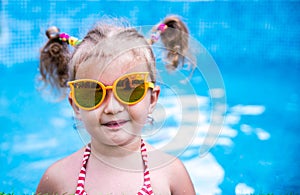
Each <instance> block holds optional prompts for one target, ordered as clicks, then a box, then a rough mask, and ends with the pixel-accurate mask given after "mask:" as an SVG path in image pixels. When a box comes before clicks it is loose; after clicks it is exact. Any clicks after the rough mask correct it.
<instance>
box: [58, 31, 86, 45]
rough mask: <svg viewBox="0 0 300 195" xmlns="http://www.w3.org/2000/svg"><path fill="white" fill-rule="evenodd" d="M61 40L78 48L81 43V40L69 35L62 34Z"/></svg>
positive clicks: (60, 35)
mask: <svg viewBox="0 0 300 195" xmlns="http://www.w3.org/2000/svg"><path fill="white" fill-rule="evenodd" d="M59 40H61V41H63V42H66V43H68V44H69V45H72V46H76V45H78V44H80V43H81V40H79V39H77V38H75V37H72V36H70V35H68V34H67V33H60V34H59Z"/></svg>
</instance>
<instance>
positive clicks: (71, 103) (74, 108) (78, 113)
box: [68, 94, 81, 120]
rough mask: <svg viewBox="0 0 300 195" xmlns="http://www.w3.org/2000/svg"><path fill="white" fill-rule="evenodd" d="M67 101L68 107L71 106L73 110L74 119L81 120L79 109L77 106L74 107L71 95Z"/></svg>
mask: <svg viewBox="0 0 300 195" xmlns="http://www.w3.org/2000/svg"><path fill="white" fill-rule="evenodd" d="M68 99H69V103H70V105H71V106H72V108H73V110H74V113H75V117H76V118H77V119H79V120H81V115H80V111H79V108H78V106H76V104H75V102H74V101H73V99H72V97H71V94H70V95H69V97H68Z"/></svg>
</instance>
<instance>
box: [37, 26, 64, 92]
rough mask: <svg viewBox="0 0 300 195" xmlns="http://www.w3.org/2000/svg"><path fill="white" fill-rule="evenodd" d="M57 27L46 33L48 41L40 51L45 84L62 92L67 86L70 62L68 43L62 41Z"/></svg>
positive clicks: (42, 75) (42, 78) (40, 68)
mask: <svg viewBox="0 0 300 195" xmlns="http://www.w3.org/2000/svg"><path fill="white" fill-rule="evenodd" d="M59 32H60V30H59V29H58V28H57V27H54V26H53V27H50V28H48V30H47V31H46V35H47V37H48V41H47V43H46V44H45V46H44V47H43V48H42V49H41V51H40V65H39V70H40V75H41V80H42V82H44V84H45V85H46V86H47V85H50V87H51V88H53V89H56V90H58V91H60V89H61V88H64V87H66V86H67V81H68V77H69V76H68V75H69V69H68V63H69V60H70V51H69V49H68V43H67V42H65V41H63V40H62V36H61V34H60V33H59Z"/></svg>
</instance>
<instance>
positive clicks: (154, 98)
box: [149, 86, 160, 114]
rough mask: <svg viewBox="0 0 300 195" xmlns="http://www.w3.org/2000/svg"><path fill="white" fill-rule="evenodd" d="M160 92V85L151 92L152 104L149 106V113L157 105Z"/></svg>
mask: <svg viewBox="0 0 300 195" xmlns="http://www.w3.org/2000/svg"><path fill="white" fill-rule="evenodd" d="M159 93H160V87H159V86H155V87H154V89H153V90H152V92H151V100H150V106H149V114H151V113H152V112H153V111H154V109H155V106H156V103H157V101H158V96H159Z"/></svg>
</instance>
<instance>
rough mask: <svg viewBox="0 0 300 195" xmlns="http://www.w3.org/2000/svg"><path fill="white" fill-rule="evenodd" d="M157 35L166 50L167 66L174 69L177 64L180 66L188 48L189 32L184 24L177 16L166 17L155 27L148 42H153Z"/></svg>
mask: <svg viewBox="0 0 300 195" xmlns="http://www.w3.org/2000/svg"><path fill="white" fill-rule="evenodd" d="M159 37H160V39H161V41H162V43H163V44H164V46H165V47H166V48H167V50H168V52H167V55H166V58H167V62H168V64H167V68H168V69H171V70H174V69H176V68H177V67H178V66H180V65H181V66H182V65H183V64H184V56H185V54H186V52H187V50H188V39H189V32H188V29H187V27H186V25H185V24H184V23H183V22H182V21H181V20H180V19H179V17H177V16H169V17H166V18H165V19H164V20H163V21H162V23H161V24H159V25H158V26H157V27H156V30H155V32H154V34H152V36H151V40H150V41H149V43H150V44H153V43H155V42H156V41H157V40H158V38H159Z"/></svg>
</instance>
